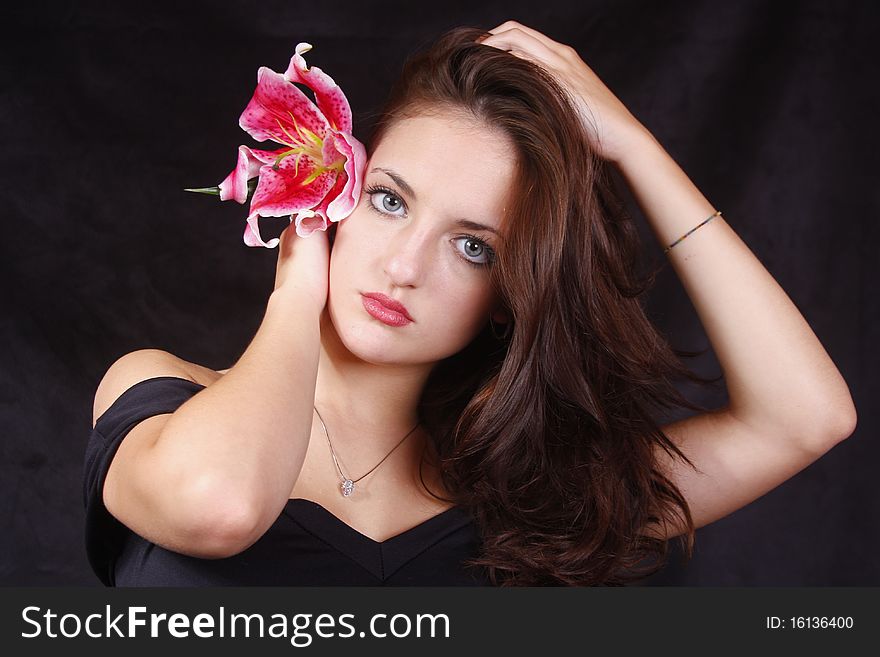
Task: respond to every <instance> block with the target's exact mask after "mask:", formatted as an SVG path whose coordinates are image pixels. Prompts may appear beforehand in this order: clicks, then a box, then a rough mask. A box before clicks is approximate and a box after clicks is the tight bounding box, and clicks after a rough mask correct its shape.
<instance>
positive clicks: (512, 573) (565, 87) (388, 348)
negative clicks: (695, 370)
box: [85, 22, 856, 585]
mask: <svg viewBox="0 0 880 657" xmlns="http://www.w3.org/2000/svg"><path fill="white" fill-rule="evenodd" d="M368 154H369V162H368V164H367V167H366V171H365V179H364V190H363V195H362V198H361V199H360V201H359V203H358V205H357V207H356V208H355V210H354V212H353V214H351V215H350V216H349V217H348V218H346V219H345V220H343V221H342V222H341V223H339V224H338V225H334V226H333V227H331V229H330V231H328V232H321V231H319V232H316V233H314V234H312V235H311V236H310V237H308V238H300V237H298V236H297V235H296V234H295V233H294V232H293V231H292V230H291V229H287V230H285V231H284V233H283V234H282V239H281V242H280V244H279V254H278V265H277V269H276V280H275V288H274V291H273V292H272V294H271V297H270V299H269V302H268V305H267V308H266V312H265V316H264V318H263V321H262V324H261V326H260V328H259V330H258V331H257V333H256V335H255V337H254V339H253V341H252V342H251V344H250V345H249V346H248V348H247V350H246V351H245V352H244V353H243V354H242V356H241V357H240V358H239V360H238V361H237V362H236V363H235V364H234V365H233V366H232V367H231V368H229V369H228V370H221V371H214V370H211V369H208V368H205V367H202V366H200V365H196V364H193V363H188V362H185V361H183V360H181V359H179V358H177V357H175V356H172V355H171V354H168V353H165V352H161V351H156V350H141V351H136V352H133V353H130V354H128V355H126V356H124V357H122V358H120V359H119V360H118V361H117V362H115V363H114V364H113V365H112V366H111V367H110V369H109V370H108V372H107V373H106V375H105V376H104V378H103V380H102V381H101V383H100V385H99V387H98V390H97V392H96V395H95V406H94V417H95V420H96V425H95V427H94V431H93V434H92V439H91V441H90V444H89V451H88V454H87V470H86V482H85V483H86V501H87V506H88V527H87V541H88V542H87V545H88V549H89V556H90V559H91V561H92V565H93V567H94V568H95V570H96V572H97V574H98V575H99V576H100V577H101V579H102V581H104V582H105V583H107V584H122V585H126V584H140V585H163V584H170V585H200V584H204V585H216V584H237V585H247V584H285V585H302V584H325V585H326V584H343V585H353V584H370V585H376V584H389V585H393V584H404V585H454V584H455V585H458V584H461V585H465V584H491V585H591V584H622V583H626V582H628V581H632V580H634V579H637V578H641V577H644V576H645V575H647V574H650V573H652V572H656V570H657V569H659V568H660V567H662V565H663V560H664V558H665V556H666V554H667V541H668V540H669V539H671V538H673V537H681V539H682V540H683V541H684V542H685V544H686V547H687V551H688V554H690V551H691V548H692V543H693V538H694V530H695V528H697V527H701V526H704V525H706V524H708V523H711V522H713V521H715V520H717V519H719V518H721V517H723V516H725V515H727V514H729V513H731V512H732V511H734V510H736V509H739V508H740V507H742V506H744V505H746V504H748V503H749V502H751V501H752V500H754V499H756V498H758V497H759V496H761V495H763V494H764V493H766V492H768V491H769V490H771V489H772V488H774V487H775V486H777V485H779V484H780V483H782V482H783V481H785V480H786V479H788V478H789V477H791V476H792V475H793V474H795V473H796V472H798V471H799V470H801V469H802V468H804V467H805V466H807V465H808V464H809V463H811V462H813V461H814V460H816V459H817V458H819V457H820V456H821V455H822V454H823V453H824V452H826V451H827V450H828V449H830V448H831V447H832V446H833V445H834V444H835V443H836V442H838V441H840V440H842V439H843V438H845V437H847V436H849V435H850V434H851V433H852V431H853V429H854V425H855V421H856V413H855V409H854V407H853V403H852V400H851V398H850V394H849V391H848V389H847V385H846V383H845V382H844V380H843V379H842V377H841V375H840V373H839V372H838V370H837V369H836V368H835V366H834V364H833V363H832V361H831V360H830V359H829V357H828V355H827V354H826V352H825V351H824V349H823V348H822V345H821V344H820V343H819V341H818V340H817V338H816V336H815V335H814V334H813V332H812V331H811V330H810V328H809V326H808V325H807V323H806V322H805V320H804V318H803V317H802V316H801V315H800V313H799V312H798V311H797V309H796V308H795V306H794V304H793V303H792V302H791V301H790V300H789V299H788V297H787V296H786V294H785V292H784V291H783V290H782V289H780V287H779V286H778V285H777V283H776V282H775V281H774V279H773V278H772V277H771V276H770V274H769V273H768V272H767V271H766V270H765V269H764V268H763V267H762V266H761V264H760V263H759V262H758V261H757V259H756V258H755V257H754V255H753V254H752V253H751V252H750V251H749V249H748V248H747V247H746V245H745V244H744V243H743V242H742V241H741V240H740V239H739V238H738V237H737V235H736V233H735V232H734V230H733V229H732V228H731V227H730V226H729V225H728V224H727V223H726V222H725V220H724V218H723V217H721V216H720V213H718V212H717V211H716V208H715V206H713V205H712V204H710V203H709V201H707V200H706V199H705V198H704V197H703V195H702V194H701V193H700V191H699V190H698V189H696V188H695V187H694V185H693V184H692V183H691V181H690V180H689V179H688V177H687V176H686V175H685V174H684V172H683V171H682V170H681V169H680V168H679V167H678V166H677V165H676V163H675V162H674V161H673V160H672V158H671V157H670V156H669V155H668V154H667V153H666V152H665V151H664V150H663V148H662V147H661V146H660V145H659V144H658V143H657V141H656V140H655V139H654V138H653V137H652V135H651V134H650V133H649V132H648V131H647V129H646V128H645V127H644V126H643V125H641V124H640V123H639V122H638V121H637V120H636V119H635V118H634V117H633V116H632V114H630V112H629V111H627V109H626V108H625V107H624V106H623V105H622V104H621V102H620V101H619V100H618V99H617V98H616V97H615V96H614V95H613V94H612V93H611V91H610V90H609V89H608V88H607V87H606V86H605V85H604V84H603V83H602V82H601V81H600V80H599V79H598V77H597V76H596V75H595V74H594V73H593V72H592V71H591V70H590V68H589V67H588V66H587V65H586V64H585V63H584V62H583V61H581V59H580V58H579V57H578V55H577V53H576V52H575V51H574V50H573V49H572V48H570V47H568V46H565V45H562V44H559V43H557V42H555V41H553V40H552V39H549V38H548V37H546V36H545V35H543V34H541V33H539V32H537V31H535V30H533V29H530V28H528V27H526V26H523V25H520V24H518V23H515V22H507V23H504V24H503V25H500V26H499V27H497V28H495V29H493V30H490V31H489V32H488V33H486V32H482V31H480V30H473V29H465V28H459V29H456V30H452V31H451V32H449V33H447V34H445V35H444V36H443V37H442V38H441V39H440V40H439V41H437V42H436V43H435V44H434V45H433V47H432V48H430V49H429V50H428V51H427V52H424V53H422V54H419V55H417V56H415V57H413V58H412V59H411V60H410V61H409V62H408V63H407V65H406V67H405V69H404V71H403V74H402V75H401V77H400V79H399V81H398V83H397V84H396V86H395V87H394V89H393V90H392V93H391V97H390V99H389V101H388V104H387V106H386V107H385V110H384V112H383V113H382V114H381V117H380V119H379V121H378V122H377V124H376V128H375V132H374V134H373V135H372V137H371V140H370V141H369V143H368ZM610 166H614V167H617V169H618V170H619V171H620V173H621V174H622V176H623V178H624V179H625V180H626V182H627V184H628V185H630V186H631V188H632V192H633V194H634V196H635V198H636V200H637V201H638V202H639V204H640V206H641V208H642V209H643V211H644V214H645V216H646V218H647V219H648V221H649V222H650V225H651V228H652V230H653V233H654V235H655V236H656V238H657V240H658V243H659V245H660V246H661V247H662V248H664V251H665V252H666V253H667V254H668V257H669V258H670V259H671V263H672V266H673V267H674V269H675V271H676V273H677V274H678V276H679V277H680V279H681V281H682V283H683V285H684V287H685V289H686V290H687V293H688V294H689V296H690V298H691V300H692V302H693V304H694V306H695V308H696V309H697V312H698V314H699V317H700V319H701V320H702V323H703V325H704V327H705V329H706V332H707V334H708V336H709V338H710V340H711V343H712V346H713V348H714V351H715V353H716V355H717V357H718V359H719V362H720V363H721V366H722V368H723V371H724V376H725V380H726V385H727V391H728V396H729V400H730V401H729V404H728V405H727V406H725V407H723V408H719V409H713V410H706V409H703V408H701V407H699V406H696V405H694V404H692V403H690V402H688V401H687V400H686V399H684V398H683V397H682V396H681V395H680V394H679V393H678V392H677V391H676V389H675V388H674V387H673V385H672V381H673V379H674V378H675V377H689V378H691V379H697V377H695V375H693V374H692V373H690V372H689V371H688V370H687V368H686V367H684V365H683V364H682V363H681V361H680V360H679V359H678V357H677V355H676V353H675V352H674V351H673V350H672V349H670V347H669V346H668V345H667V344H666V342H665V341H664V340H663V338H662V337H661V336H660V334H659V333H658V332H657V331H656V329H655V328H654V327H653V326H652V325H651V323H650V322H649V321H648V319H647V318H646V315H645V313H644V312H643V309H642V306H641V305H640V303H639V301H638V298H637V297H638V296H639V295H640V294H641V293H643V292H644V291H645V290H646V289H647V287H648V285H649V282H648V279H649V278H650V277H648V279H646V280H641V279H639V278H638V276H637V275H636V273H635V272H636V270H637V266H636V265H637V257H638V251H639V243H638V240H637V233H636V230H635V227H634V225H633V223H632V221H631V220H630V219H629V217H627V216H626V215H625V213H624V212H623V210H622V205H621V203H620V202H619V200H618V199H617V198H616V197H615V194H614V192H613V187H612V185H611V183H610V178H609V167H610ZM684 235H686V238H684V239H682V236H684ZM675 406H681V407H687V408H690V409H692V410H697V411H700V412H699V413H698V414H696V415H693V416H691V417H689V418H687V419H684V420H679V421H676V422H673V423H670V424H666V425H665V426H658V424H657V422H656V420H655V419H654V416H655V413H656V411H657V410H658V409H663V408H666V409H669V408H672V407H675ZM123 438H124V440H123Z"/></svg>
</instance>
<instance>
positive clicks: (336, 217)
mask: <svg viewBox="0 0 880 657" xmlns="http://www.w3.org/2000/svg"><path fill="white" fill-rule="evenodd" d="M333 138H334V141H335V144H336V148H337V149H339V151H340V152H342V153H343V155H345V171H344V173H343V174H340V175H339V177H340V178H345V186H344V187H343V189H342V190H341V191H340V192H339V193H338V194H336V195H335V196H334V197H333V200H332V201H331V202H330V205H329V206H328V207H327V217H328V218H329V219H330V221H341V220H342V219H345V218H346V217H347V216H348V215H350V214H351V213H352V212H353V211H354V209H355V207H356V206H357V203H358V199H360V196H361V185H362V184H363V176H364V169H365V168H366V164H367V150H366V148H364V145H363V144H362V143H361V142H359V141H358V140H357V139H356V138H355V137H354V136H352V135H350V134H348V133H345V132H341V133H334V134H333Z"/></svg>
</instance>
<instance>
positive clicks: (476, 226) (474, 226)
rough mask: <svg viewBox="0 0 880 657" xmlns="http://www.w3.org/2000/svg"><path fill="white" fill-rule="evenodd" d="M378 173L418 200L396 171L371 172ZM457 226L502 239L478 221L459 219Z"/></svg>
mask: <svg viewBox="0 0 880 657" xmlns="http://www.w3.org/2000/svg"><path fill="white" fill-rule="evenodd" d="M377 171H381V172H382V173H384V174H385V175H387V176H388V177H389V178H391V179H392V180H393V181H394V182H395V183H397V184H398V185H399V186H400V188H401V189H402V190H403V191H404V193H405V194H407V196H409V197H410V198H412V200H413V201H415V200H416V193H415V192H414V191H413V188H412V187H410V186H409V183H407V182H406V181H405V180H404V179H403V178H402V177H401V176H400V174H399V173H397V172H396V171H392V170H391V169H383V168H381V167H376V168H375V169H373V170H372V171H370V173H376V172H377ZM455 224H456V225H457V226H461V227H462V228H470V229H471V230H485V231H488V232H490V233H493V234H494V235H496V236H498V237H499V238H500V237H501V235H500V233H499V232H498V231H497V230H495V229H494V228H492V226H486V225H485V224H480V223H477V222H476V221H471V220H469V219H459V220H458V221H456V222H455Z"/></svg>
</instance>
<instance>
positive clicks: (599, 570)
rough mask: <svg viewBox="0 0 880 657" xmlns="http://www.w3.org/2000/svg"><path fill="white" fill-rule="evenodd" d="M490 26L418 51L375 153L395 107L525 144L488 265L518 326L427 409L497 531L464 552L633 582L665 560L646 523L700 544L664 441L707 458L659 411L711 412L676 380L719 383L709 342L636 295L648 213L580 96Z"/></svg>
mask: <svg viewBox="0 0 880 657" xmlns="http://www.w3.org/2000/svg"><path fill="white" fill-rule="evenodd" d="M483 34H485V32H484V31H483V30H479V29H475V28H469V27H458V28H454V29H452V30H450V31H448V32H446V33H445V34H443V35H442V36H441V37H440V38H439V39H438V40H437V41H436V42H434V43H433V44H431V45H430V47H428V48H427V49H423V50H422V51H420V52H417V53H415V54H413V55H412V56H411V57H410V58H409V59H407V61H406V62H405V64H404V66H403V70H402V73H401V74H400V76H399V78H398V79H397V81H396V83H395V84H394V86H393V87H392V89H391V93H390V95H389V97H388V99H387V101H386V104H385V105H384V107H383V108H382V110H381V112H380V113H379V114H378V115H377V117H376V118H375V120H374V122H373V128H372V132H371V134H370V136H369V139H368V141H367V148H368V151H369V152H370V153H372V152H373V151H374V150H375V148H376V146H377V145H378V144H379V142H380V141H381V139H382V137H383V135H384V134H385V133H386V132H387V130H388V129H389V128H390V127H391V126H392V125H394V124H395V122H396V121H399V120H401V119H403V118H406V117H409V116H414V115H422V114H431V113H436V112H443V111H448V110H453V111H457V112H465V113H466V114H467V115H468V116H469V117H473V118H474V119H476V120H478V121H479V122H480V124H483V125H486V126H488V127H491V128H495V129H500V130H502V131H503V132H504V133H506V134H507V135H508V136H509V137H510V138H511V140H512V142H513V143H514V144H515V147H516V151H517V159H518V161H517V169H516V177H515V180H514V181H513V185H514V187H513V190H514V191H513V196H514V198H513V200H512V204H510V205H508V214H507V215H506V218H505V222H506V223H505V236H504V240H503V241H502V242H501V243H500V244H499V248H498V249H497V250H496V251H497V253H496V260H495V264H494V266H492V267H491V268H490V272H489V276H490V278H491V281H492V285H493V286H494V288H495V291H496V292H497V294H498V298H499V299H501V301H502V302H503V306H504V307H505V308H506V309H507V311H508V314H509V316H510V317H511V322H510V326H508V327H507V328H508V335H507V336H505V337H502V338H501V339H499V338H498V337H496V332H495V331H492V330H491V329H492V327H491V325H490V324H487V326H486V328H485V329H484V330H483V331H482V332H481V333H480V334H479V335H478V336H477V337H476V338H475V339H474V340H473V341H472V343H471V344H469V345H468V346H467V347H466V348H464V349H463V350H462V351H460V352H459V353H457V354H455V355H453V356H451V357H449V358H447V359H446V360H444V361H441V362H440V363H438V364H437V365H436V366H435V368H434V370H433V371H432V372H431V375H430V377H429V379H428V381H427V383H426V386H425V389H424V391H423V394H422V397H421V400H420V403H419V416H420V418H421V420H422V422H423V425H424V426H425V428H426V429H427V431H428V432H429V434H430V435H431V436H432V438H433V442H432V448H434V449H435V453H434V454H433V455H432V457H431V458H432V459H436V465H437V467H438V468H439V471H440V475H441V477H442V482H443V484H444V485H445V486H446V489H447V490H448V491H450V494H451V495H452V496H453V499H451V500H449V501H452V502H455V503H457V504H460V505H462V506H464V507H466V508H468V509H469V510H470V511H471V512H472V515H473V516H474V519H475V521H476V523H477V526H478V528H479V530H480V533H481V535H482V547H481V552H480V554H479V556H478V557H476V558H474V559H472V560H470V561H468V562H467V564H466V565H467V566H469V567H473V568H484V569H485V571H484V572H485V573H486V574H487V576H488V578H489V580H490V581H491V582H492V583H494V584H495V585H498V586H544V585H556V586H565V585H568V586H588V585H606V586H607V585H624V584H626V583H628V582H632V581H634V580H637V579H640V578H643V577H645V576H647V575H650V574H653V573H655V572H657V571H658V570H660V569H661V568H662V567H663V566H664V565H665V563H666V561H668V553H667V550H668V546H667V541H666V540H663V539H661V538H659V537H654V536H648V535H644V534H643V533H642V531H641V530H642V529H643V528H645V527H646V526H648V525H649V523H659V524H661V525H662V524H664V523H665V522H666V521H667V520H668V519H670V518H673V517H675V518H678V519H679V520H680V521H681V522H682V524H681V525H680V526H682V527H684V528H686V531H685V533H684V535H683V536H682V541H683V543H684V546H685V555H686V558H687V559H690V557H691V556H692V551H693V542H694V524H693V520H692V517H691V513H690V510H689V508H688V505H687V501H686V500H685V498H684V497H683V496H682V495H681V492H680V491H679V490H678V488H677V487H676V486H675V484H674V483H673V482H672V481H671V480H670V479H668V478H667V477H666V476H664V474H663V473H662V472H660V471H659V469H658V467H657V461H656V458H655V456H656V450H657V449H658V448H659V449H663V450H665V451H666V453H667V454H671V453H672V452H674V453H675V454H676V455H677V456H678V457H680V458H682V459H683V460H684V461H686V462H687V463H688V464H689V465H691V467H693V464H692V463H691V462H690V461H689V460H688V459H687V457H686V456H685V455H684V454H683V453H682V452H681V451H680V450H679V449H678V448H677V447H676V446H675V445H674V444H673V443H672V441H671V440H669V438H668V437H667V436H666V434H665V433H664V432H663V431H662V430H661V429H660V427H659V426H658V424H657V422H656V420H655V419H654V418H655V413H656V412H657V411H659V410H664V409H667V410H668V409H672V408H675V407H684V408H688V409H691V410H696V411H705V410H706V409H705V408H704V407H702V406H700V405H698V404H695V403H693V402H691V401H689V400H688V399H686V398H685V397H684V396H683V395H682V394H681V393H679V392H678V390H677V389H676V388H675V387H674V385H673V381H674V380H675V379H688V380H690V381H695V382H698V383H701V384H707V383H714V382H715V381H717V380H718V379H712V380H707V379H702V378H700V377H699V376H697V375H696V374H694V373H693V372H691V371H690V370H689V369H688V368H687V367H685V366H684V364H683V363H682V361H681V356H694V355H696V354H697V353H701V352H686V351H680V350H674V349H672V348H671V347H670V346H669V345H668V343H667V342H666V341H665V340H664V338H663V337H662V336H661V334H660V333H659V332H658V330H657V329H656V328H655V327H654V326H653V325H652V323H651V322H650V320H649V319H648V318H647V316H646V314H645V312H644V310H643V307H642V305H641V304H640V301H639V297H640V296H642V295H643V294H644V293H645V292H646V291H647V290H648V289H649V288H650V287H652V286H653V282H654V278H655V276H656V274H657V271H659V268H657V269H655V270H654V271H652V272H649V273H647V274H644V275H641V276H640V275H639V274H637V270H638V264H639V260H640V241H639V237H638V234H637V231H636V227H635V225H634V223H633V221H632V219H631V218H630V217H629V216H628V215H627V213H626V211H625V209H624V206H623V203H622V202H621V201H620V199H619V197H618V196H617V195H616V193H615V189H614V186H613V182H612V180H611V178H610V175H609V170H608V165H607V163H605V162H604V161H603V160H602V159H601V158H600V157H599V156H598V155H597V153H596V152H595V151H594V150H593V149H592V148H591V146H590V142H589V140H588V137H587V132H586V130H585V127H584V125H583V120H584V119H583V118H582V117H581V115H580V114H579V113H578V111H577V110H576V109H575V106H574V105H573V103H572V102H571V99H570V98H568V97H567V95H566V93H565V91H564V90H563V88H562V87H561V86H560V85H559V84H558V83H557V82H556V81H555V80H554V79H553V77H552V76H551V75H550V74H549V73H547V72H546V71H545V70H544V69H543V68H541V67H539V66H537V65H535V64H533V63H531V62H528V61H526V60H523V59H521V58H518V57H515V56H513V55H511V54H510V53H507V52H504V51H501V50H498V49H496V48H492V47H489V46H484V45H481V44H479V43H476V42H475V40H476V39H477V38H478V37H480V36H481V35H483ZM661 266H665V262H664V263H661ZM718 378H720V377H718ZM423 459H424V457H423Z"/></svg>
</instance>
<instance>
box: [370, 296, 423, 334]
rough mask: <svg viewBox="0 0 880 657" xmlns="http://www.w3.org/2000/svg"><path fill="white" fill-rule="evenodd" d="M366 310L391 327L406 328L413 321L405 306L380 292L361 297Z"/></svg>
mask: <svg viewBox="0 0 880 657" xmlns="http://www.w3.org/2000/svg"><path fill="white" fill-rule="evenodd" d="M361 296H362V297H363V299H362V301H363V304H364V309H366V311H367V312H368V313H370V315H372V316H373V317H375V318H376V319H378V320H379V321H381V322H383V323H385V324H388V325H389V326H404V325H406V324H409V323H410V322H412V321H415V320H413V318H412V317H410V315H409V313H408V312H407V310H406V306H404V305H403V304H402V303H400V302H399V301H395V300H394V299H392V298H391V297H389V296H385V295H384V294H380V293H379V292H366V293H364V294H362V295H361Z"/></svg>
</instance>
